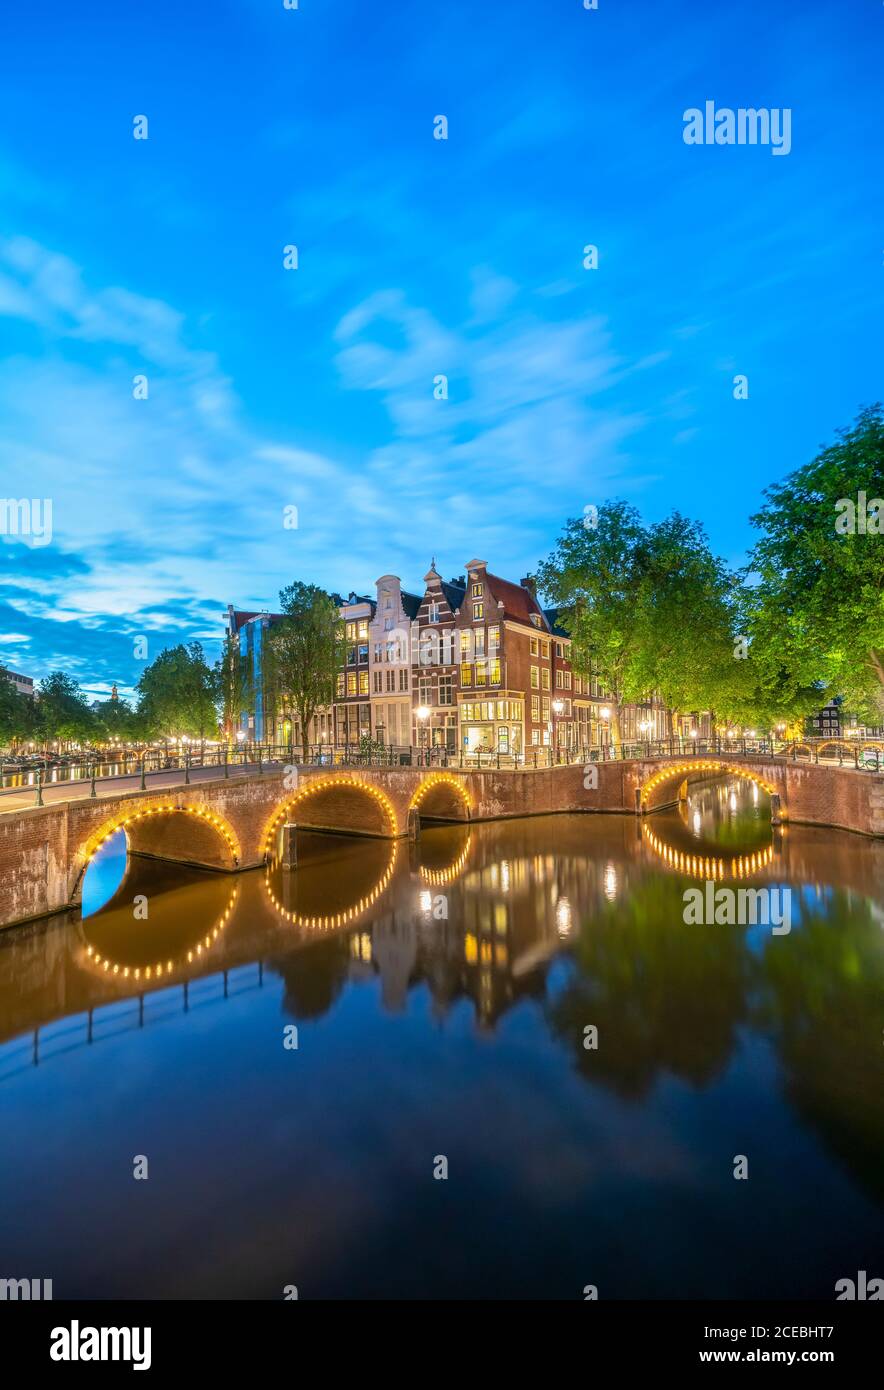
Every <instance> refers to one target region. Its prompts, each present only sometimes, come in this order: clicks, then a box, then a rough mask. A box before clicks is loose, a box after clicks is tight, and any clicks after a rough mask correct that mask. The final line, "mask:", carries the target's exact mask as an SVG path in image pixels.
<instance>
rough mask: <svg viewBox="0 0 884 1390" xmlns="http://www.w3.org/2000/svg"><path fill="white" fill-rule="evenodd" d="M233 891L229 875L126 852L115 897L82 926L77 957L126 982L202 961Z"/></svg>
mask: <svg viewBox="0 0 884 1390" xmlns="http://www.w3.org/2000/svg"><path fill="white" fill-rule="evenodd" d="M238 896H239V883H238V882H236V881H234V882H233V883H231V880H230V878H229V877H228V876H227V875H221V874H208V873H200V872H199V871H198V870H193V869H185V868H182V866H181V865H173V864H164V863H161V862H158V861H155V860H146V859H139V858H138V857H137V856H132V857H130V859H129V861H128V864H127V868H126V872H125V874H124V876H123V879H122V881H121V883H120V885H119V887H118V888H117V890H116V892H115V893H114V894H113V896H112V897H111V898H110V899H109V901H108V902H107V903H106V904H105V905H104V906H103V907H102V908H100V909H99V910H98V911H97V912H94V913H92V914H91V915H90V916H88V917H83V919H82V921H81V923H80V938H81V941H82V957H81V958H82V962H83V964H84V965H86V966H87V968H90V969H93V970H96V971H99V972H101V973H102V974H103V975H105V976H107V977H109V978H113V977H117V978H118V979H119V980H120V981H121V982H124V981H125V982H127V983H128V984H130V985H131V984H132V983H133V982H135V983H142V982H145V981H149V982H151V983H155V982H157V981H164V980H169V979H170V978H172V977H173V976H175V975H176V974H177V973H179V972H181V971H186V970H188V969H189V967H191V966H192V965H193V964H194V963H195V962H200V963H206V964H208V957H209V955H210V953H211V952H212V948H213V947H214V946H215V943H216V942H217V941H218V938H219V937H220V935H221V933H222V932H223V931H224V929H225V927H226V926H227V924H228V922H229V920H230V917H231V914H232V913H233V910H234V908H235V906H236V902H237V898H238ZM203 957H206V958H207V959H206V960H205V962H203V960H202V958H203Z"/></svg>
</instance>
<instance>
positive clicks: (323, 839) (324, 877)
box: [263, 831, 399, 932]
mask: <svg viewBox="0 0 884 1390" xmlns="http://www.w3.org/2000/svg"><path fill="white" fill-rule="evenodd" d="M398 856H399V842H398V841H391V842H387V841H379V840H368V839H358V838H356V837H348V836H343V835H341V836H336V835H322V834H318V833H311V832H309V831H299V832H298V867H297V869H295V870H288V869H284V868H283V867H282V864H281V863H280V861H279V860H278V859H274V860H273V861H272V863H271V864H269V865H268V866H267V868H266V870H265V871H264V874H263V883H264V887H265V890H266V892H267V896H268V898H269V899H270V902H271V903H272V905H273V908H274V910H275V911H276V912H277V913H278V915H279V916H280V917H282V918H284V919H285V921H287V922H290V923H291V924H292V925H293V926H296V927H301V928H302V929H304V930H306V931H311V932H313V931H316V932H324V931H333V930H336V929H340V928H343V927H346V926H352V925H355V923H356V922H357V920H358V919H359V917H360V916H362V914H364V913H365V912H367V911H368V910H369V908H371V907H372V906H373V905H374V904H375V903H376V902H377V901H378V899H379V898H380V897H381V895H382V893H383V892H384V891H385V889H386V888H388V887H389V885H390V882H391V880H392V878H393V874H394V871H395V868H396V863H397V859H398Z"/></svg>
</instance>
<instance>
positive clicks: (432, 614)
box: [427, 602, 439, 623]
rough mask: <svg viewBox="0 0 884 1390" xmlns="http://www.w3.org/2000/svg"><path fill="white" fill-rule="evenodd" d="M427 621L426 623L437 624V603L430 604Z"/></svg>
mask: <svg viewBox="0 0 884 1390" xmlns="http://www.w3.org/2000/svg"><path fill="white" fill-rule="evenodd" d="M427 621H428V622H431V623H438V621H439V605H438V603H436V602H433V603H431V604H430V608H429V613H428V617H427Z"/></svg>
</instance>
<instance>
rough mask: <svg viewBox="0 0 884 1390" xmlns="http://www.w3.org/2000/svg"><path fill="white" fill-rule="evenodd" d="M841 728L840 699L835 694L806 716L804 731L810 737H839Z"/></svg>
mask: <svg viewBox="0 0 884 1390" xmlns="http://www.w3.org/2000/svg"><path fill="white" fill-rule="evenodd" d="M841 728H842V726H841V701H840V699H839V698H838V697H837V696H836V698H835V699H834V700H830V701H829V703H828V704H827V705H824V706H823V708H822V709H821V710H818V711H817V713H816V714H812V715H810V716H809V717H808V718H807V720H806V722H805V728H804V732H805V733H806V734H808V735H809V737H811V738H840V737H841Z"/></svg>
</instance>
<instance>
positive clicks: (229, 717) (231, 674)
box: [215, 632, 255, 734]
mask: <svg viewBox="0 0 884 1390" xmlns="http://www.w3.org/2000/svg"><path fill="white" fill-rule="evenodd" d="M215 679H216V681H217V685H218V692H219V697H220V701H221V722H222V723H223V725H224V728H225V730H226V731H227V733H228V734H229V733H230V732H231V731H232V730H233V729H234V728H235V727H236V725H237V724H238V723H239V719H240V715H241V714H242V713H243V711H247V710H251V709H253V708H254V701H255V679H254V675H253V671H252V663H251V661H250V659H249V657H248V655H247V654H246V655H243V653H242V652H241V651H240V646H239V636H238V634H237V633H233V632H229V633H228V634H227V638H226V640H225V643H224V649H223V651H222V653H221V655H220V657H219V658H218V661H217V663H216V665H215Z"/></svg>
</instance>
